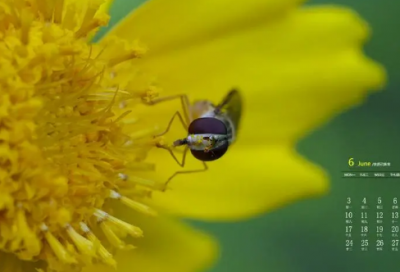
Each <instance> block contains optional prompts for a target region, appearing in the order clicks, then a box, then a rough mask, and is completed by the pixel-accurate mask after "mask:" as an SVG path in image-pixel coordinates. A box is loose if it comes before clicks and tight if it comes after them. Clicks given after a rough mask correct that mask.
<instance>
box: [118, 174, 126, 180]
mask: <svg viewBox="0 0 400 272" xmlns="http://www.w3.org/2000/svg"><path fill="white" fill-rule="evenodd" d="M118 177H119V178H120V179H122V180H123V181H127V180H128V175H127V174H124V173H119V174H118Z"/></svg>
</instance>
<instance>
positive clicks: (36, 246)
mask: <svg viewBox="0 0 400 272" xmlns="http://www.w3.org/2000/svg"><path fill="white" fill-rule="evenodd" d="M17 227H18V231H19V233H20V234H21V236H22V237H23V239H24V243H25V247H26V249H27V251H29V254H30V255H31V256H37V255H38V254H39V252H40V250H41V241H40V240H39V239H38V237H37V236H36V235H35V233H34V232H33V231H32V230H31V229H30V228H29V226H28V223H27V222H26V217H25V213H24V211H23V210H22V209H18V211H17Z"/></svg>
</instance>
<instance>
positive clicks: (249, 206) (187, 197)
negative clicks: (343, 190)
mask: <svg viewBox="0 0 400 272" xmlns="http://www.w3.org/2000/svg"><path fill="white" fill-rule="evenodd" d="M158 153H159V154H157V158H156V159H157V160H159V161H163V164H162V165H160V166H159V167H160V168H158V170H159V173H165V175H166V176H163V177H161V176H162V175H161V174H160V176H159V177H157V178H158V179H162V178H164V179H166V178H168V177H169V175H171V174H172V173H173V172H174V171H176V170H177V169H176V168H177V167H176V165H173V164H174V162H172V159H171V158H170V157H169V154H167V152H162V151H160V152H158ZM228 153H229V155H227V156H226V157H223V158H222V159H220V160H218V161H215V162H211V163H209V164H208V166H209V170H208V171H206V172H203V173H199V174H182V175H178V176H177V177H176V178H174V179H173V180H172V181H171V182H170V187H171V189H170V190H168V191H167V192H165V193H159V192H154V193H153V195H152V202H151V205H155V206H157V207H158V208H159V209H161V210H162V209H164V210H165V211H166V212H170V213H173V214H174V215H178V216H184V217H191V218H197V219H204V220H233V219H238V218H246V217H251V216H254V215H256V214H259V213H262V212H265V211H269V210H273V209H275V208H277V207H280V206H281V205H283V204H287V203H289V202H291V201H294V200H298V199H300V198H306V197H310V196H314V195H317V194H322V193H324V192H326V191H327V189H328V182H327V176H326V175H325V173H324V172H323V171H322V170H321V169H320V168H318V167H317V166H314V165H313V164H311V163H309V162H307V161H306V160H305V159H304V158H302V157H301V156H300V155H298V154H296V152H295V151H294V150H293V148H291V147H289V146H288V145H264V146H258V145H254V146H251V145H249V146H243V145H242V146H240V148H232V150H229V151H228ZM190 160H191V161H193V160H194V159H190ZM196 166H197V168H201V164H200V163H197V164H196V163H194V162H193V163H189V166H188V167H187V169H195V168H196ZM167 173H168V174H167Z"/></svg>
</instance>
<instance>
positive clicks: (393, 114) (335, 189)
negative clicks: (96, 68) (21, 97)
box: [103, 0, 400, 272]
mask: <svg viewBox="0 0 400 272" xmlns="http://www.w3.org/2000/svg"><path fill="white" fill-rule="evenodd" d="M142 2H144V1H143V0H115V3H114V5H113V7H112V10H111V15H112V20H111V24H110V26H112V25H113V24H115V22H117V21H118V20H119V19H120V18H122V17H123V16H125V15H126V14H127V12H128V11H129V10H132V9H134V8H135V7H137V6H139V5H140V3H142ZM321 3H329V4H344V5H347V6H350V7H352V8H354V9H355V10H357V11H358V12H359V13H360V14H361V15H362V16H363V17H364V18H365V19H366V20H367V21H368V22H369V23H370V25H371V26H372V28H373V39H372V40H371V41H370V42H369V43H368V45H367V47H366V51H367V53H368V55H370V56H371V57H372V58H374V59H376V60H378V61H379V62H381V63H383V64H384V65H385V66H386V67H387V69H388V72H389V85H388V86H387V89H386V90H385V91H384V92H381V93H377V94H374V95H371V96H370V97H369V99H368V101H367V102H366V103H365V104H364V105H363V106H361V107H357V108H355V109H352V110H350V111H348V112H346V113H344V114H342V115H341V116H339V117H337V118H335V119H334V120H333V121H331V122H330V123H328V124H327V125H325V126H324V127H322V128H320V129H318V130H317V131H315V132H314V133H313V134H312V135H311V136H309V137H307V138H306V139H304V140H302V141H301V142H300V143H299V145H298V150H299V152H300V153H301V154H303V155H304V156H306V157H308V158H309V159H310V160H312V161H314V162H315V163H317V164H319V165H321V166H322V167H324V168H325V169H326V170H327V171H328V173H329V174H330V176H331V182H332V189H331V192H330V193H329V195H327V196H325V197H323V198H319V199H311V200H304V201H300V202H297V203H295V204H292V205H288V206H286V207H284V208H281V209H279V210H277V211H274V212H272V213H268V214H266V215H264V216H262V217H259V218H256V219H252V220H249V221H246V222H241V223H233V224H232V223H229V224H222V223H218V224H211V223H201V222H191V223H193V224H194V225H196V226H197V227H200V228H202V229H204V230H205V231H207V232H209V233H211V234H213V235H215V236H216V237H217V238H218V239H219V241H220V243H221V245H222V258H221V259H220V261H219V262H218V263H217V265H216V266H215V267H214V268H212V269H211V270H210V271H209V272H225V271H229V272H242V271H248V272H261V271H274V272H317V271H318V272H319V271H323V272H339V271H340V272H347V271H349V272H350V271H351V272H354V271H357V272H361V271H362V272H370V271H371V272H376V271H382V272H386V271H394V270H398V269H399V268H400V252H397V253H396V252H391V251H390V247H389V246H386V245H389V242H390V234H389V233H388V232H386V230H385V236H384V237H385V239H386V240H387V243H386V245H385V246H386V248H385V250H384V251H383V252H376V251H375V250H372V249H373V247H374V246H375V245H374V239H375V237H376V236H375V235H371V237H370V243H371V244H372V246H373V247H372V248H370V251H369V252H361V251H360V250H359V245H356V246H355V247H354V248H355V251H353V252H346V250H345V240H346V237H345V223H344V220H345V219H344V209H345V208H344V207H345V201H346V198H347V197H352V199H353V201H357V202H358V203H361V199H362V198H363V197H368V198H369V200H371V201H376V198H377V197H382V199H383V201H384V204H385V202H386V204H387V203H388V202H389V201H391V199H392V198H393V197H399V200H400V179H385V180H382V179H362V180H355V179H351V180H350V179H342V178H341V171H343V170H346V169H347V168H348V167H347V161H348V159H349V157H355V158H356V159H361V160H363V159H365V160H369V161H374V160H375V161H389V162H391V163H392V165H394V168H396V167H397V169H395V170H399V171H400V154H399V153H400V147H399V143H398V142H399V139H400V125H399V124H400V93H399V91H398V90H397V88H398V87H399V86H400V73H399V72H400V54H399V52H400V31H399V30H398V29H399V26H400V19H397V16H399V14H400V1H396V0H337V1H324V0H314V1H311V2H309V3H308V4H311V5H313V4H321ZM104 32H105V30H104V31H103V33H104ZM394 168H393V169H394ZM385 207H386V208H385V209H387V208H389V205H386V206H385ZM386 213H387V214H388V215H389V212H386ZM385 222H386V224H385V225H384V226H385V228H389V223H390V222H389V220H385ZM354 227H355V228H357V230H355V231H356V232H355V233H359V230H358V225H355V226H354ZM371 227H374V225H371ZM357 236H358V235H357ZM372 238H374V239H372Z"/></svg>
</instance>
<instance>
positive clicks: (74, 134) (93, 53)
mask: <svg viewBox="0 0 400 272" xmlns="http://www.w3.org/2000/svg"><path fill="white" fill-rule="evenodd" d="M105 5H106V3H105V2H104V1H101V0H91V1H75V0H47V1H44V0H20V1H16V0H3V1H1V4H0V37H1V41H0V52H1V56H0V254H2V253H1V252H7V253H12V254H14V255H15V256H16V257H18V258H19V259H20V260H26V261H35V263H37V262H36V261H42V263H45V264H46V271H56V272H62V271H79V270H80V269H81V268H82V267H84V266H85V265H89V264H93V263H103V264H104V265H109V266H112V267H116V266H117V263H116V261H115V260H114V258H113V255H112V252H115V249H130V248H134V246H133V245H130V244H126V243H125V242H124V238H125V237H126V236H131V237H133V238H135V239H140V237H142V236H143V235H144V234H143V230H142V229H141V228H140V226H134V225H131V224H129V223H127V222H124V221H122V220H120V219H119V218H118V217H116V216H115V215H113V214H112V210H111V208H110V205H114V204H115V205H124V206H127V207H129V208H130V209H132V210H135V211H138V212H141V213H143V214H145V215H148V216H156V214H157V213H156V211H155V210H153V209H152V208H151V207H148V206H147V205H145V204H143V203H145V200H146V198H149V197H150V196H151V193H152V191H154V190H160V188H163V184H159V183H157V182H155V181H152V180H147V179H144V178H142V177H140V176H136V175H135V171H138V169H139V170H140V171H153V170H154V165H153V164H149V163H147V162H145V161H144V159H145V157H146V153H147V152H148V151H149V150H150V149H151V148H153V147H155V146H156V145H157V144H158V142H159V141H160V140H159V139H153V137H152V135H154V132H155V131H156V130H157V127H154V126H143V124H140V116H137V115H135V106H136V105H138V104H140V103H143V101H146V100H151V99H153V98H154V97H156V96H157V95H158V87H157V86H155V85H154V84H153V82H152V80H151V79H150V78H146V77H145V76H144V75H142V74H141V73H137V72H135V71H137V69H136V68H135V66H134V61H133V60H135V59H137V58H142V57H145V53H146V48H145V47H144V46H142V45H140V44H139V43H138V42H134V43H128V42H126V41H123V40H120V39H118V38H112V37H111V38H109V39H108V40H107V41H106V42H104V43H102V44H101V45H100V44H94V43H91V42H90V40H91V37H93V35H94V34H95V33H96V31H97V30H98V29H99V27H101V26H104V25H106V24H107V22H108V19H109V17H108V15H107V14H106V13H105V12H103V11H104V10H105V8H104V6H105ZM127 75H129V76H127ZM144 231H145V230H144ZM32 264H33V265H34V262H32ZM38 269H39V268H38ZM39 270H40V269H39Z"/></svg>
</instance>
